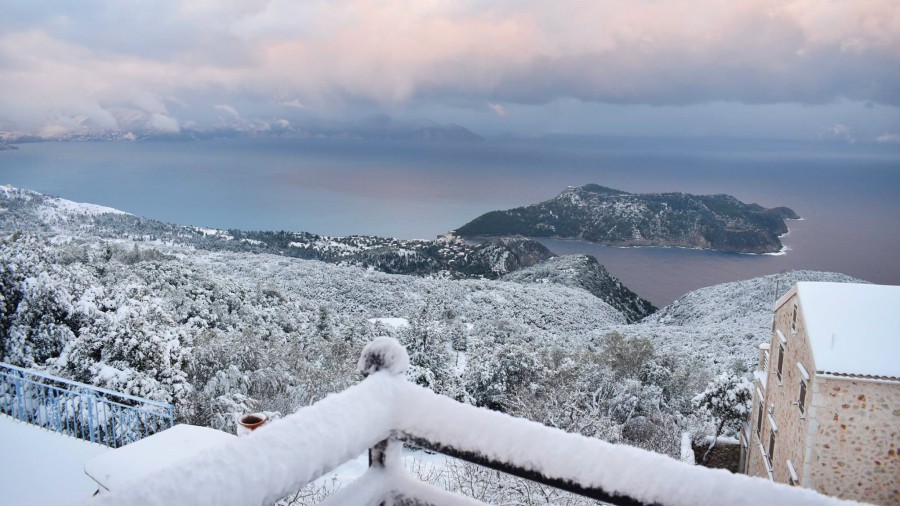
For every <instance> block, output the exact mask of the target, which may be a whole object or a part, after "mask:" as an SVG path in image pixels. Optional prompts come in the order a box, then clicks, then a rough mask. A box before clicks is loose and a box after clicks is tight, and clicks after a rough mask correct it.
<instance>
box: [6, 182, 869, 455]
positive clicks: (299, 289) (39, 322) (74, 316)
mask: <svg viewBox="0 0 900 506" xmlns="http://www.w3.org/2000/svg"><path fill="white" fill-rule="evenodd" d="M0 195H2V193H0ZM33 195H36V194H26V197H28V198H34V199H38V197H34V196H33ZM22 200H23V198H21V196H20V197H18V198H17V199H9V198H7V199H6V200H5V201H4V203H5V207H4V209H5V212H4V213H2V214H0V216H2V218H0V219H2V223H3V229H2V241H0V353H2V360H3V361H6V362H10V363H13V364H16V365H20V366H25V367H33V368H39V369H45V370H48V371H50V372H52V373H54V374H59V375H62V376H65V377H69V378H73V379H76V380H79V381H83V382H87V383H90V384H94V385H98V386H102V387H106V388H110V389H114V390H119V391H123V392H127V393H131V394H136V395H141V396H147V397H150V398H153V399H158V400H163V401H167V402H172V403H174V404H175V406H176V410H177V417H178V419H179V420H180V421H185V422H191V423H195V424H201V425H209V426H212V427H216V428H221V429H225V430H231V428H232V426H233V418H234V416H236V415H237V414H239V413H243V412H247V411H251V410H265V411H270V412H281V413H286V412H289V411H293V410H295V409H296V408H298V407H300V406H304V405H307V404H309V403H311V402H314V401H315V400H317V399H319V398H321V397H322V396H324V395H326V394H327V393H329V392H333V391H338V390H341V389H343V388H346V387H347V386H348V385H350V384H352V383H354V382H356V381H358V380H359V376H358V374H357V373H356V371H355V368H354V364H355V361H356V359H357V357H358V354H359V351H360V350H361V348H362V347H363V346H364V345H365V344H366V343H367V342H369V341H370V340H371V339H372V338H373V337H375V336H378V335H391V336H394V337H396V338H397V339H399V340H400V341H401V343H403V344H404V345H405V346H406V347H407V349H408V350H409V352H410V355H411V360H412V367H411V368H410V371H409V379H410V380H411V381H415V382H417V383H419V384H422V385H425V386H428V387H430V388H432V389H434V390H435V391H437V392H439V393H442V394H445V395H449V396H452V397H454V398H456V399H459V400H461V401H464V402H469V403H473V404H476V405H480V406H486V407H489V408H491V409H497V410H502V411H505V412H509V413H512V414H514V415H518V416H524V417H528V418H531V419H534V420H537V421H540V422H542V423H545V424H548V425H551V426H555V427H560V428H563V429H565V430H569V431H575V432H580V433H582V434H586V435H590V436H596V437H600V438H603V439H606V440H609V441H613V442H622V443H628V444H632V445H637V446H640V447H644V448H648V449H652V450H655V451H659V452H662V453H667V454H670V455H677V453H678V448H679V435H680V433H681V432H682V431H684V430H691V431H694V432H697V433H702V432H703V429H702V427H704V426H705V424H707V423H710V422H711V418H710V416H712V415H710V414H709V413H706V412H703V411H702V410H700V411H698V407H697V405H696V403H695V402H692V400H693V398H694V397H695V396H696V395H697V394H698V393H700V392H702V391H704V389H705V388H706V386H707V384H708V383H710V382H711V381H713V380H714V379H716V377H717V376H718V375H720V374H722V373H724V374H726V376H728V375H730V376H732V377H735V378H742V377H747V376H749V369H750V368H751V367H753V364H754V363H755V360H756V350H757V346H758V344H759V343H760V342H762V341H766V340H768V339H769V336H768V333H769V331H770V330H769V329H770V324H771V303H772V301H773V300H774V297H776V296H778V295H780V294H781V293H783V292H785V291H787V290H788V289H789V287H790V285H791V284H792V283H794V282H795V281H798V280H837V281H850V280H851V278H848V277H846V276H842V275H837V274H830V273H815V272H794V273H787V274H782V275H778V276H766V277H763V278H756V279H752V280H748V281H741V282H736V283H728V284H724V285H719V286H715V287H709V288H705V289H702V290H698V291H696V292H692V293H690V294H687V295H685V296H684V297H682V298H681V299H679V300H678V301H676V302H675V303H673V304H672V305H670V306H668V307H666V308H664V309H662V310H661V311H660V312H658V313H657V314H655V315H651V316H650V317H648V318H645V319H644V320H643V321H642V322H640V323H632V324H629V323H628V322H629V321H632V320H634V319H636V317H638V316H640V315H642V314H646V313H648V312H649V311H650V309H648V308H647V307H646V305H642V304H641V302H640V300H639V299H637V298H636V296H634V294H633V293H631V292H630V290H628V289H627V288H626V287H624V286H621V284H620V283H618V281H616V280H615V279H614V278H611V276H609V275H608V273H606V272H605V269H603V268H602V266H600V265H599V264H596V261H595V260H593V259H592V258H590V257H563V258H556V259H552V260H550V261H548V262H545V263H543V264H539V265H537V266H534V267H530V268H526V269H522V270H519V271H518V272H515V273H512V274H508V275H507V276H505V277H504V278H503V279H501V280H489V279H452V277H451V276H430V277H421V276H409V275H397V274H388V273H384V272H379V271H378V270H376V269H374V268H371V267H369V268H366V267H363V266H359V265H335V264H329V263H325V262H322V261H318V260H306V259H299V258H293V257H289V256H284V255H277V254H268V253H260V252H249V251H232V250H229V249H228V248H222V249H216V248H214V247H213V246H211V245H206V246H204V247H197V246H196V245H195V244H193V243H191V242H187V243H183V242H180V241H177V240H171V236H167V237H166V238H165V239H163V238H160V237H149V236H148V235H147V234H144V233H143V232H145V231H144V230H138V231H135V233H131V234H124V236H123V237H119V238H115V237H113V236H114V234H113V232H112V230H111V229H106V228H103V224H108V223H113V222H114V220H115V219H117V218H121V217H122V216H121V215H120V214H118V213H113V212H112V210H109V209H106V208H100V207H96V206H87V205H78V204H74V203H68V202H67V201H58V200H57V201H51V203H50V204H47V202H46V201H44V202H43V203H40V204H34V205H32V206H31V207H30V208H28V207H27V205H30V204H28V203H27V202H24V203H23V202H22ZM17 220H22V222H23V223H22V225H23V226H22V227H19V228H21V229H23V230H25V231H15V230H14V229H13V227H15V226H17V225H19V224H20V223H19V221H17ZM117 223H118V224H117V225H116V227H122V226H123V225H122V223H123V222H121V221H118V222H117ZM155 223H157V224H158V222H155ZM97 224H99V225H100V228H101V229H102V230H103V232H102V233H96V232H95V229H94V228H93V227H95V226H96V225H97ZM159 226H160V225H154V227H157V228H158V227H159ZM171 227H172V229H171V230H173V231H174V230H178V228H177V227H176V226H174V225H172V226H171ZM233 237H234V236H232V239H228V240H227V241H225V243H228V244H231V243H233V242H237V241H238V240H237V239H234V238H233ZM585 269H587V271H585ZM583 272H592V273H593V274H592V275H591V276H588V277H584V276H583V275H582V273H583ZM598 280H601V281H604V280H605V281H604V282H598ZM604 296H606V297H607V298H609V297H612V298H613V299H615V300H622V301H630V303H628V304H625V305H623V306H621V307H613V306H611V305H610V304H608V303H606V302H604V300H603V297H604ZM735 384H740V383H735Z"/></svg>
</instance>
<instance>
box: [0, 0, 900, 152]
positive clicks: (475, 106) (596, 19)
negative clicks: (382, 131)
mask: <svg viewBox="0 0 900 506" xmlns="http://www.w3.org/2000/svg"><path fill="white" fill-rule="evenodd" d="M0 13H2V15H0V131H24V132H33V133H38V134H44V135H53V134H54V133H59V132H65V131H69V130H72V129H77V128H83V127H85V125H89V126H90V128H94V129H105V130H111V131H124V130H128V129H130V128H136V127H137V126H140V127H141V128H146V129H150V130H155V131H160V132H179V131H181V130H182V129H186V128H212V127H223V126H225V127H227V126H244V127H247V128H269V127H270V126H273V125H281V126H288V127H296V126H302V125H306V124H316V123H322V122H325V123H328V122H332V123H339V124H342V123H353V122H358V121H364V120H365V119H366V118H372V117H383V116H387V117H390V118H396V119H398V120H401V121H426V120H427V121H433V122H437V123H441V124H446V123H456V124H460V125H463V126H465V127H467V128H469V129H471V130H473V131H475V132H477V133H479V134H482V135H486V136H502V135H514V136H541V135H549V134H576V135H626V136H663V137H665V136H675V137H678V136H726V137H748V138H779V139H780V138H784V139H820V140H828V141H835V142H848V143H856V142H861V143H863V142H864V143H882V144H900V1H898V0H779V1H771V0H743V1H733V0H730V1H729V0H668V1H653V0H628V1H623V0H605V1H596V2H589V1H573V0H554V1H546V0H540V1H538V0H520V1H507V0H495V1H490V2H485V1H482V0H477V1H476V0H416V1H395V0H372V1H352V0H351V1H342V0H335V1H319V0H303V1H297V0H270V1H249V0H199V1H189V0H153V1H150V0H148V1H135V0H115V1H113V0H110V1H106V2H103V1H96V0H81V1H78V2H72V1H70V0H58V1H52V0H48V1H41V2H38V1H34V0H2V1H0Z"/></svg>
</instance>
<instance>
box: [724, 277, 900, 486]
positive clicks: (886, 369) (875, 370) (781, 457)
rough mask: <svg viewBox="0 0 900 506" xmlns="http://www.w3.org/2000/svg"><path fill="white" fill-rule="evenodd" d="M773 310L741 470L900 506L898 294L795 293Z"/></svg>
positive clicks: (845, 287)
mask: <svg viewBox="0 0 900 506" xmlns="http://www.w3.org/2000/svg"><path fill="white" fill-rule="evenodd" d="M774 309H775V318H774V323H773V325H772V339H771V341H770V342H769V343H764V344H762V345H760V360H759V369H758V370H757V371H756V373H755V376H756V380H755V386H756V388H755V389H754V393H753V408H752V410H751V414H750V418H749V420H748V423H747V424H746V425H745V426H744V430H743V431H742V434H741V443H742V450H743V452H742V453H743V456H742V463H741V464H742V465H741V468H742V469H743V470H744V471H745V472H746V473H747V474H749V475H752V476H761V477H768V478H769V479H771V480H774V481H777V482H782V483H788V484H792V485H797V486H801V487H806V488H811V489H814V490H816V491H818V492H821V493H824V494H829V495H834V496H837V497H841V498H845V499H854V500H860V501H865V502H870V503H875V504H900V458H898V456H897V451H898V448H897V446H898V444H900V286H883V285H868V284H849V283H797V284H796V285H795V286H794V287H793V288H791V290H790V291H789V292H788V293H786V294H785V295H784V296H783V297H781V298H780V299H779V300H778V301H777V302H776V303H775V308H774Z"/></svg>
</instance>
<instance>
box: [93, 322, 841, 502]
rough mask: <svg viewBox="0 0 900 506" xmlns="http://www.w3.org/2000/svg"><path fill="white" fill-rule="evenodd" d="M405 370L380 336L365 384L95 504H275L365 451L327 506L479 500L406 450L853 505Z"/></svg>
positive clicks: (503, 466) (545, 478) (611, 483)
mask: <svg viewBox="0 0 900 506" xmlns="http://www.w3.org/2000/svg"><path fill="white" fill-rule="evenodd" d="M408 363H409V357H408V356H407V354H406V351H405V350H404V349H403V348H402V347H401V346H400V345H399V344H398V343H397V342H396V341H394V340H393V339H389V338H379V339H377V340H375V341H373V342H372V343H370V344H369V345H368V346H367V347H366V349H365V350H363V355H362V357H360V361H359V368H360V370H361V371H362V372H363V374H365V375H366V378H365V379H364V380H363V381H361V382H360V383H359V384H357V385H354V386H353V387H351V388H348V389H347V390H345V391H343V392H341V393H338V394H332V395H330V396H328V397H326V398H325V399H323V400H321V401H319V402H317V403H316V404H314V405H312V406H309V407H305V408H302V409H300V410H299V411H297V412H296V413H294V414H292V415H289V416H287V417H285V418H283V419H281V420H276V421H274V422H272V423H270V424H268V425H267V426H264V427H262V428H260V429H258V430H256V431H254V432H253V433H252V434H250V435H248V436H246V437H243V438H238V439H236V440H233V441H231V442H229V443H227V444H224V445H223V446H221V447H219V448H215V449H212V450H210V451H207V452H204V453H202V454H199V455H197V456H195V457H193V458H191V459H189V460H185V461H182V462H181V463H179V464H178V465H176V466H173V467H170V468H166V469H164V470H162V471H160V472H158V473H156V474H154V475H151V476H147V477H145V478H143V479H140V480H139V481H138V482H135V483H132V484H131V486H127V487H123V488H122V489H121V490H113V491H111V492H110V493H108V494H100V495H99V496H97V497H96V498H94V499H93V500H92V501H91V504H111V505H112V504H129V505H135V506H139V505H178V504H185V505H188V504H216V505H235V506H248V505H268V504H272V503H274V502H275V501H277V500H278V499H280V498H282V497H285V496H287V495H288V494H291V493H293V492H295V491H297V490H299V489H301V488H302V487H303V486H305V485H306V484H308V483H310V482H312V481H313V480H315V479H316V478H318V477H320V476H323V475H324V474H326V473H327V472H329V471H330V470H332V469H334V468H335V467H337V466H338V465H340V464H342V463H344V462H346V461H348V460H350V459H352V458H354V457H355V456H357V455H359V454H360V453H363V452H364V451H365V450H366V449H369V461H370V467H369V469H368V471H366V473H364V474H363V476H361V477H360V478H359V479H357V480H356V481H354V482H353V483H351V484H350V485H348V486H346V487H344V488H342V489H340V490H339V491H338V492H336V493H335V494H334V495H332V496H331V497H329V498H328V499H327V500H325V502H324V503H322V504H325V505H328V506H336V505H346V504H352V505H379V504H409V505H416V504H434V505H442V504H450V505H477V504H482V503H480V502H478V501H475V500H473V499H469V498H466V497H462V496H459V495H456V494H453V493H449V492H446V491H444V490H441V489H439V488H437V487H434V486H432V485H429V484H426V483H423V482H420V481H418V480H416V479H414V478H413V477H411V476H410V475H409V474H407V473H406V471H405V468H404V466H403V464H402V462H401V454H400V450H401V448H402V446H403V443H404V442H409V443H412V444H414V445H416V446H424V447H427V448H431V449H434V450H436V451H440V452H442V453H445V454H447V455H451V456H454V457H458V458H461V459H464V460H467V461H470V462H475V463H478V464H482V465H486V466H489V467H492V468H494V469H498V470H501V471H504V472H508V473H511V474H514V475H517V476H522V477H526V478H529V479H532V480H535V481H538V482H541V483H545V484H550V485H553V486H557V487H559V488H562V489H565V490H569V491H572V492H575V493H578V494H581V495H584V496H587V497H593V498H598V499H601V500H603V501H607V502H610V503H612V504H660V505H679V506H680V505H684V506H687V505H691V506H693V505H697V504H730V505H754V506H755V505H758V504H793V505H812V504H817V505H821V504H824V505H830V504H833V505H838V504H849V503H846V502H844V501H841V500H838V499H834V498H831V497H827V496H823V495H819V494H817V493H815V492H813V491H811V490H808V489H802V488H796V487H789V486H787V485H781V484H776V483H772V482H770V481H768V480H764V479H761V478H754V477H749V476H745V475H734V474H731V473H729V472H728V471H725V470H722V469H708V468H704V467H700V466H691V465H687V464H684V463H682V462H679V461H677V460H675V459H672V458H669V457H667V456H665V455H660V454H656V453H652V452H648V451H645V450H641V449H638V448H633V447H629V446H623V445H613V444H610V443H606V442H604V441H601V440H599V439H595V438H589V437H584V436H580V435H576V434H569V433H566V432H563V431H561V430H558V429H553V428H549V427H546V426H543V425H540V424H538V423H535V422H531V421H528V420H524V419H519V418H514V417H511V416H508V415H505V414H503V413H498V412H495V411H489V410H486V409H482V408H476V407H474V406H468V405H464V404H460V403H458V402H455V401H453V400H452V399H449V398H447V397H442V396H439V395H437V394H435V393H433V392H431V391H430V390H427V389H425V388H422V387H419V386H417V385H413V384H411V383H409V382H407V381H406V380H405V377H404V372H405V370H406V367H407V365H408Z"/></svg>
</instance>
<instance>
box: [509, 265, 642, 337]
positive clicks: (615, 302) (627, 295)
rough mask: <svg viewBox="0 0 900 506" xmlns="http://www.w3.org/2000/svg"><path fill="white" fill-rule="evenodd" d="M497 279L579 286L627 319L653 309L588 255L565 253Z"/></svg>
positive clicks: (635, 319)
mask: <svg viewBox="0 0 900 506" xmlns="http://www.w3.org/2000/svg"><path fill="white" fill-rule="evenodd" d="M501 279H503V280H504V281H515V282H517V283H556V284H560V285H565V286H570V287H573V288H582V289H584V290H587V291H588V292H590V293H592V294H594V295H596V296H597V297H598V298H600V299H602V300H604V301H606V302H607V303H608V304H609V305H611V306H613V307H614V308H616V309H617V310H619V311H620V312H621V313H622V314H624V315H625V317H626V318H627V319H628V322H629V323H632V322H635V321H638V320H640V319H641V318H644V317H646V316H647V315H650V314H652V313H653V312H654V311H656V308H655V307H653V305H652V304H650V303H649V302H648V301H646V300H644V299H642V298H641V297H640V296H638V295H637V294H636V293H634V292H632V291H631V290H629V289H628V287H627V286H625V285H623V284H622V282H621V281H619V280H618V279H616V278H615V277H613V276H612V275H611V274H610V273H609V271H608V270H606V267H604V266H602V265H600V263H599V262H598V261H597V259H596V258H594V257H592V256H590V255H566V256H562V257H554V258H550V259H548V260H545V261H543V262H541V263H539V264H537V265H533V266H531V267H527V268H524V269H520V270H517V271H515V272H511V273H509V274H506V275H505V276H503V277H502V278H501Z"/></svg>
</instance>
